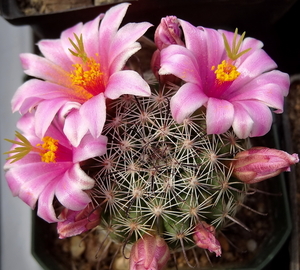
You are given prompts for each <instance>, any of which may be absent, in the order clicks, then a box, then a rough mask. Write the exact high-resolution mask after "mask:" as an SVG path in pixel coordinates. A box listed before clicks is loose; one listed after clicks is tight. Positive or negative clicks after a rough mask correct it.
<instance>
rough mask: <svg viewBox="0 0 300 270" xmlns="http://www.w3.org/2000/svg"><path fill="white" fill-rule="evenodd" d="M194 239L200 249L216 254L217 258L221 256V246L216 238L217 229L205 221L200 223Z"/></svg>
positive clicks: (196, 228)
mask: <svg viewBox="0 0 300 270" xmlns="http://www.w3.org/2000/svg"><path fill="white" fill-rule="evenodd" d="M193 238H194V241H195V243H196V245H197V246H198V247H200V248H203V249H208V250H209V251H210V252H215V253H216V256H217V257H218V256H221V253H222V251H221V246H220V243H219V241H218V240H217V239H216V237H215V228H214V227H213V226H212V225H209V224H207V223H206V222H204V221H202V222H200V223H198V224H197V225H196V227H195V232H194V234H193Z"/></svg>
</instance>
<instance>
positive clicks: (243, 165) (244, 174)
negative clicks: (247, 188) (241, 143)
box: [231, 147, 299, 184]
mask: <svg viewBox="0 0 300 270" xmlns="http://www.w3.org/2000/svg"><path fill="white" fill-rule="evenodd" d="M298 162H299V157H298V155H297V154H292V155H290V154H288V153H287V152H284V151H281V150H277V149H271V148H266V147H253V148H251V149H249V150H246V151H242V152H239V153H238V154H237V155H236V156H235V159H234V160H233V161H232V162H231V165H232V166H233V173H232V175H233V176H234V177H236V178H238V179H240V180H241V181H243V182H245V183H248V184H253V183H257V182H260V181H263V180H265V179H268V178H271V177H274V176H276V175H278V174H280V173H281V172H285V171H290V166H291V165H293V164H295V163H298Z"/></svg>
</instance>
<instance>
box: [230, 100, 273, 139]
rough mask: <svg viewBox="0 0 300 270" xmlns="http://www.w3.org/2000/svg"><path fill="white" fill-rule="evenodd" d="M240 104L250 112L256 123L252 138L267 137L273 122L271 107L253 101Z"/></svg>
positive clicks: (251, 134)
mask: <svg viewBox="0 0 300 270" xmlns="http://www.w3.org/2000/svg"><path fill="white" fill-rule="evenodd" d="M234 104H235V103H234ZM240 104H241V105H242V106H243V107H244V109H245V110H246V111H247V112H248V114H249V116H250V117H251V118H252V120H253V122H254V125H253V128H252V130H251V133H250V137H259V136H264V135H266V134H267V133H268V132H269V131H270V129H271V126H272V122H273V117H272V112H271V110H270V109H269V107H268V106H266V105H265V104H263V103H261V102H257V101H253V100H245V101H243V102H240Z"/></svg>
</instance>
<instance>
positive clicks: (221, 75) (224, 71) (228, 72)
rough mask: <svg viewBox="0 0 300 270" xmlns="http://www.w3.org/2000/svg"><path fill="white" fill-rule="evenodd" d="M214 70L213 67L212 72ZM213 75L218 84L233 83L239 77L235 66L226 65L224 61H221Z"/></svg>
mask: <svg viewBox="0 0 300 270" xmlns="http://www.w3.org/2000/svg"><path fill="white" fill-rule="evenodd" d="M214 69H215V67H214V66H213V67H212V70H214ZM215 74H216V78H217V80H218V81H219V83H223V82H230V81H234V80H235V79H236V78H237V77H238V76H239V75H240V73H239V72H238V71H237V68H236V66H234V65H232V64H230V63H228V62H227V61H226V60H223V61H222V63H221V64H219V65H218V68H217V69H216V70H215Z"/></svg>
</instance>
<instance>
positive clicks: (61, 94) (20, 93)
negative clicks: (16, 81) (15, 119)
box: [11, 79, 77, 113]
mask: <svg viewBox="0 0 300 270" xmlns="http://www.w3.org/2000/svg"><path fill="white" fill-rule="evenodd" d="M70 97H71V98H73V99H75V100H77V99H76V96H75V95H74V94H73V91H72V90H71V89H68V88H65V87H63V86H61V85H58V84H54V83H50V82H45V81H41V80H36V79H31V80H29V81H27V82H25V83H24V84H22V85H21V86H20V87H19V88H18V90H17V91H16V93H15V95H14V96H13V98H12V101H11V103H12V110H13V112H16V111H18V110H20V111H22V113H25V112H27V111H28V110H29V108H31V107H35V106H36V105H37V101H40V100H42V99H56V98H67V99H68V100H69V99H70ZM26 101H30V102H28V103H27V102H26ZM24 102H25V103H24ZM23 103H24V104H23Z"/></svg>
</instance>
